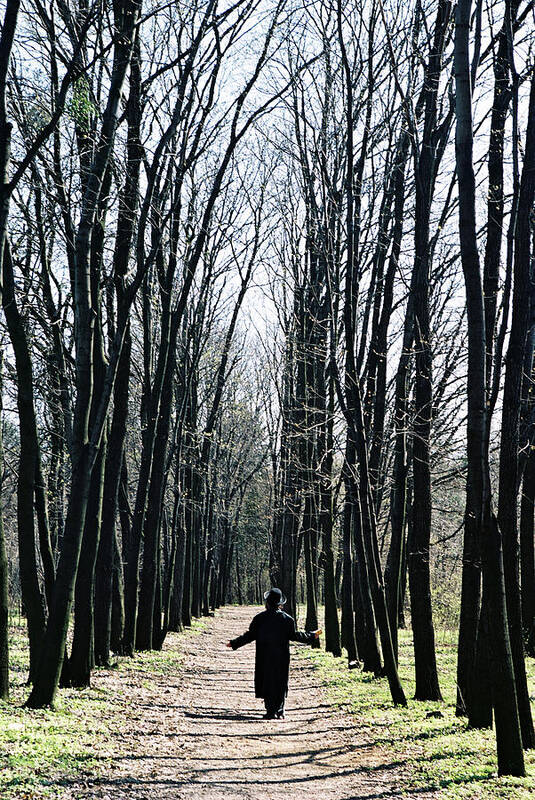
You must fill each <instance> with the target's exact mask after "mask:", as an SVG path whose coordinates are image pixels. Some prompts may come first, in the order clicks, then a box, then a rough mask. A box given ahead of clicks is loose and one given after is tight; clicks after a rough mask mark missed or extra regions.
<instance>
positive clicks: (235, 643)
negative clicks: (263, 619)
mask: <svg viewBox="0 0 535 800" xmlns="http://www.w3.org/2000/svg"><path fill="white" fill-rule="evenodd" d="M255 639H256V626H255V621H254V619H253V621H252V622H251V624H250V625H249V630H248V631H245V633H242V635H241V636H237V637H236V639H231V640H230V642H227V647H231V648H232V649H233V650H237V649H238V647H243V645H244V644H249V643H250V642H254V640H255Z"/></svg>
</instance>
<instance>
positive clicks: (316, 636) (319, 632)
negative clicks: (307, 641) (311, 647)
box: [312, 628, 323, 639]
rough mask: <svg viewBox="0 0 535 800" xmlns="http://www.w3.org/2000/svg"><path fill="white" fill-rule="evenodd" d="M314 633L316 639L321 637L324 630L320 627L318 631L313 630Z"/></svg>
mask: <svg viewBox="0 0 535 800" xmlns="http://www.w3.org/2000/svg"><path fill="white" fill-rule="evenodd" d="M312 633H313V634H314V639H319V638H320V636H321V634H322V633H323V631H322V629H321V628H318V630H317V631H312Z"/></svg>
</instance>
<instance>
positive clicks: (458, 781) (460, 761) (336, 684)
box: [301, 631, 535, 800]
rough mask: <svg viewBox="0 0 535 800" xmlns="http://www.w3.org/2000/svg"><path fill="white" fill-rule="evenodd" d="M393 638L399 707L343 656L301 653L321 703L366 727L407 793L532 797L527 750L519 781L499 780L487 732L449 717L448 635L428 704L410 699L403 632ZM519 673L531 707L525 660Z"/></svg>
mask: <svg viewBox="0 0 535 800" xmlns="http://www.w3.org/2000/svg"><path fill="white" fill-rule="evenodd" d="M400 634H401V635H400V669H399V671H400V677H401V680H402V683H403V686H404V689H405V692H406V695H407V698H408V700H409V702H408V708H406V709H404V708H396V707H394V706H393V705H392V701H391V698H390V693H389V690H388V684H387V681H386V679H384V678H383V679H376V678H374V677H373V676H370V675H369V674H365V673H362V672H360V671H357V670H351V671H349V670H348V669H347V666H346V662H345V661H344V659H343V658H341V659H335V658H333V657H332V656H331V655H330V654H328V653H326V652H325V651H323V650H308V651H307V656H306V657H309V658H312V660H313V661H314V663H315V664H316V666H317V668H318V669H319V671H320V674H321V677H322V679H323V682H324V684H325V685H326V687H327V692H328V695H329V698H330V699H331V700H332V701H333V702H334V703H336V704H337V705H338V706H340V707H343V708H344V709H346V710H347V711H349V712H350V713H352V714H354V715H355V717H356V720H355V721H356V724H359V725H363V726H364V727H365V728H366V729H367V733H368V734H369V737H370V740H371V741H372V742H373V744H374V745H376V746H377V747H378V748H379V749H380V750H381V751H382V752H383V753H384V755H385V757H386V758H387V760H388V763H394V762H399V763H401V765H402V771H403V774H404V775H405V776H406V784H405V785H406V788H407V789H412V790H415V789H416V790H418V789H419V790H425V789H427V790H432V789H437V790H439V796H440V798H444V800H472V799H475V798H477V800H497V799H498V798H507V799H508V800H528V798H533V797H534V796H535V753H534V751H528V752H526V753H525V759H526V771H527V777H526V778H520V779H519V778H506V777H500V778H499V777H498V776H497V766H496V741H495V734H494V731H491V730H484V731H481V730H470V729H468V727H467V724H466V720H464V719H459V718H457V717H456V716H455V692H456V683H455V673H456V658H457V649H456V635H455V634H454V633H453V632H452V631H444V632H438V635H437V660H438V669H439V678H440V687H441V691H442V696H443V698H444V702H442V703H432V702H420V701H416V700H412V699H411V698H412V696H413V695H414V656H413V650H412V641H411V637H410V634H409V632H407V631H401V632H400ZM301 657H305V654H304V653H303V655H302V656H301ZM527 669H528V676H529V685H530V695H531V698H532V701H533V700H535V660H534V659H527ZM534 711H535V709H534ZM437 712H439V713H437ZM357 757H358V754H357ZM385 763H387V762H386V761H385Z"/></svg>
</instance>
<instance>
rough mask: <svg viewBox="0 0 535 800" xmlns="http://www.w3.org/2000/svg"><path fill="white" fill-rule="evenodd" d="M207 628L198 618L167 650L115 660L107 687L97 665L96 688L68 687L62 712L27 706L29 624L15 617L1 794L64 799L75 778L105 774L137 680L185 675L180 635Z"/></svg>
mask: <svg viewBox="0 0 535 800" xmlns="http://www.w3.org/2000/svg"><path fill="white" fill-rule="evenodd" d="M203 627H204V623H203V622H202V621H195V623H194V625H193V627H192V628H191V630H189V631H188V632H187V633H185V634H171V635H170V636H169V637H168V645H169V646H168V647H166V649H165V650H163V651H162V652H158V651H152V652H149V653H137V654H136V655H135V657H134V658H131V659H128V658H120V659H118V660H117V659H114V661H115V663H114V673H116V675H117V680H114V681H111V682H109V681H108V682H107V685H106V686H103V685H102V682H101V681H99V680H98V674H99V672H100V670H96V671H95V676H96V678H95V679H94V680H93V685H92V686H91V687H90V688H88V689H61V690H60V691H59V692H58V696H57V701H56V705H55V709H54V710H30V709H26V708H24V707H23V704H24V701H25V700H26V698H27V696H28V693H29V689H28V686H27V685H26V680H27V674H28V647H27V637H26V630H25V626H24V622H23V621H21V620H19V619H14V620H13V624H12V626H11V631H10V642H9V645H10V677H11V685H10V699H9V701H8V702H2V701H0V798H1V800H15V799H16V800H38V799H40V798H57V797H60V796H65V792H66V791H67V790H68V787H69V785H70V784H71V783H72V782H73V781H76V782H77V783H79V782H81V783H83V782H84V780H86V779H87V780H94V779H95V778H96V777H97V778H98V776H99V775H100V774H101V773H102V772H103V771H105V769H106V768H107V767H108V766H109V763H110V761H111V757H112V748H111V741H112V738H113V739H114V740H115V743H116V742H117V734H118V733H120V731H121V726H122V725H125V724H127V723H126V722H125V721H124V720H125V717H124V707H125V705H126V704H128V693H129V692H132V685H133V684H134V686H135V685H136V684H143V683H144V682H145V681H146V678H145V676H147V677H148V675H149V674H150V675H151V676H162V677H163V676H166V675H170V674H177V672H178V671H179V670H180V667H181V664H182V655H181V651H180V648H178V647H176V644H177V641H178V637H180V636H184V635H186V636H188V635H192V634H195V633H197V632H199V631H200V630H202V628H203ZM108 741H109V742H110V747H109V749H108V752H107V742H108ZM97 745H98V747H97ZM97 751H98V755H96V752H97Z"/></svg>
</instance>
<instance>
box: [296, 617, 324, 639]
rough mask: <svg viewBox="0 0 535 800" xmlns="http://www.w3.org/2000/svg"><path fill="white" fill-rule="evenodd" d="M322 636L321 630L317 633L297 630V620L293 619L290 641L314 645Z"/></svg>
mask: <svg viewBox="0 0 535 800" xmlns="http://www.w3.org/2000/svg"><path fill="white" fill-rule="evenodd" d="M320 636H321V629H319V630H317V631H299V630H297V626H296V624H295V620H293V619H292V625H291V630H290V641H292V642H300V643H301V644H313V643H314V642H315V641H316V639H319V638H320Z"/></svg>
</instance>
